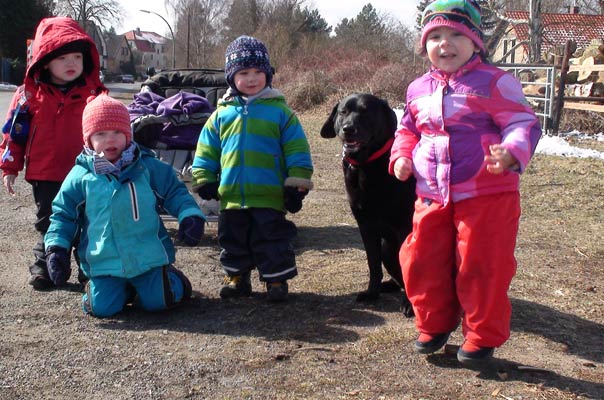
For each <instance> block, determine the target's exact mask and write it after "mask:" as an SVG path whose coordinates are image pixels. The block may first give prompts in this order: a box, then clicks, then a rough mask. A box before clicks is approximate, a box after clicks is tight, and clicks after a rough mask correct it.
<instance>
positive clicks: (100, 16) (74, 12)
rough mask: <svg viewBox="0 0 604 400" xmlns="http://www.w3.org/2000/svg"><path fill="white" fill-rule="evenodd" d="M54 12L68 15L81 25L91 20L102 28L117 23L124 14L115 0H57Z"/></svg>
mask: <svg viewBox="0 0 604 400" xmlns="http://www.w3.org/2000/svg"><path fill="white" fill-rule="evenodd" d="M55 13H56V14H57V15H64V16H69V17H71V18H73V19H75V20H76V21H79V22H80V23H81V24H82V26H86V24H87V21H93V22H94V23H95V25H96V26H99V27H102V28H103V29H104V30H108V29H109V26H111V25H112V24H115V25H118V24H119V23H120V22H121V16H122V15H123V14H124V12H123V9H122V7H121V6H120V5H119V3H118V2H117V1H116V0H57V2H56V3H55Z"/></svg>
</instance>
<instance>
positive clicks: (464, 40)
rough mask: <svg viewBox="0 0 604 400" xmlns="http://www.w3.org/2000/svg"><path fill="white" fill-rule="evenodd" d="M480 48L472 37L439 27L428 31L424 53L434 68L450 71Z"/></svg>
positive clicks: (459, 65) (454, 70) (455, 69)
mask: <svg viewBox="0 0 604 400" xmlns="http://www.w3.org/2000/svg"><path fill="white" fill-rule="evenodd" d="M479 51H480V49H479V48H478V46H476V45H475V44H474V42H473V41H472V39H470V38H469V37H467V36H466V35H464V34H463V33H461V32H459V31H456V30H455V29H451V28H448V27H445V26H443V27H439V28H436V29H434V30H432V31H430V32H429V33H428V37H427V38H426V53H427V55H428V59H429V60H430V62H431V63H432V65H434V66H435V67H436V68H438V69H440V70H442V71H444V72H448V73H452V72H456V71H457V70H458V69H459V68H461V66H462V65H464V64H465V63H466V62H467V61H468V60H469V59H470V58H472V56H473V55H474V53H477V52H479Z"/></svg>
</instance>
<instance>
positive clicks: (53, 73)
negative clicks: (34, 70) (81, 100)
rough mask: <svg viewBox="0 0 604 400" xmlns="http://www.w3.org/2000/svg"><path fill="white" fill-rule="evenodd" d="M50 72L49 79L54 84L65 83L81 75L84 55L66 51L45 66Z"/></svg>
mask: <svg viewBox="0 0 604 400" xmlns="http://www.w3.org/2000/svg"><path fill="white" fill-rule="evenodd" d="M46 68H47V69H48V71H49V72H50V81H51V82H52V83H54V84H55V85H65V84H66V83H69V82H72V81H74V80H76V79H77V78H79V77H80V75H82V72H83V71H84V56H83V54H82V53H67V54H63V55H62V56H59V57H57V58H55V59H53V60H52V61H51V62H49V63H48V65H47V66H46Z"/></svg>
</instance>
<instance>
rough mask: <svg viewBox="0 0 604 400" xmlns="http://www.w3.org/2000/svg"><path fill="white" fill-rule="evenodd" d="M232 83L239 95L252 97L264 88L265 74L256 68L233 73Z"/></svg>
mask: <svg viewBox="0 0 604 400" xmlns="http://www.w3.org/2000/svg"><path fill="white" fill-rule="evenodd" d="M233 82H235V87H236V88H237V90H238V91H239V92H240V93H242V94H244V95H246V96H253V95H255V94H258V93H260V91H261V90H262V89H264V88H265V87H266V74H265V73H264V72H263V71H261V70H259V69H257V68H246V69H242V70H241V71H238V72H237V73H235V76H234V77H233Z"/></svg>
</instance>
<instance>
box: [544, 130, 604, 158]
mask: <svg viewBox="0 0 604 400" xmlns="http://www.w3.org/2000/svg"><path fill="white" fill-rule="evenodd" d="M572 136H575V137H579V138H580V139H583V138H585V137H586V136H585V135H584V134H582V133H580V132H570V133H566V134H564V133H562V134H560V136H542V137H541V140H539V143H538V144H537V149H536V150H535V152H536V153H541V154H547V155H552V156H562V157H577V158H588V157H592V158H598V159H600V160H604V152H601V151H597V150H591V149H581V148H579V147H575V146H571V145H570V144H569V143H568V142H567V141H566V139H565V137H572ZM596 140H598V141H603V140H604V134H602V133H598V135H596Z"/></svg>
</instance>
